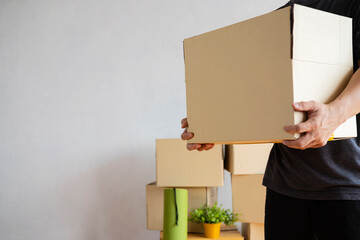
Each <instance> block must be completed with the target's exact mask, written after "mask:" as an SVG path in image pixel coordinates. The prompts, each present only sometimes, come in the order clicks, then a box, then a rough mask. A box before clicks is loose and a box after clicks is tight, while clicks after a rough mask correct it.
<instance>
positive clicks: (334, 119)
mask: <svg viewBox="0 0 360 240" xmlns="http://www.w3.org/2000/svg"><path fill="white" fill-rule="evenodd" d="M293 108H294V110H295V111H300V112H307V115H308V120H306V121H305V122H302V123H299V124H296V125H290V126H284V130H285V131H286V132H288V133H292V134H294V133H300V134H301V137H300V138H299V139H297V140H287V141H283V144H285V145H286V146H288V147H291V148H297V149H307V148H319V147H322V146H324V145H326V143H327V141H328V139H329V138H330V136H331V134H333V133H334V131H335V129H336V128H337V127H338V126H339V125H340V124H341V123H342V120H341V119H342V117H341V113H340V111H339V109H337V108H336V107H335V106H333V105H331V104H322V103H318V102H315V101H309V102H298V103H294V104H293Z"/></svg>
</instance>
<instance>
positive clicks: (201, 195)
mask: <svg viewBox="0 0 360 240" xmlns="http://www.w3.org/2000/svg"><path fill="white" fill-rule="evenodd" d="M181 188H183V187H181ZM183 189H187V190H188V208H189V212H190V211H192V210H193V209H194V208H199V207H201V206H202V205H204V204H208V205H213V204H214V203H215V202H216V201H217V187H191V188H183ZM163 212H164V187H158V186H156V184H155V183H150V184H148V185H146V217H147V229H148V230H159V231H162V229H163ZM188 231H189V232H200V233H201V232H203V231H204V230H203V227H202V225H201V224H196V223H191V222H189V224H188Z"/></svg>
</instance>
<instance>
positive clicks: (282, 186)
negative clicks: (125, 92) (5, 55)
mask: <svg viewBox="0 0 360 240" xmlns="http://www.w3.org/2000/svg"><path fill="white" fill-rule="evenodd" d="M294 2H295V3H296V4H301V5H304V6H309V7H312V8H316V9H319V10H323V11H327V12H331V13H334V14H338V15H342V16H347V17H351V18H353V49H354V52H353V55H354V72H355V73H354V74H353V76H352V77H351V79H350V81H349V83H348V85H347V87H346V88H345V90H344V91H343V92H342V93H341V94H340V96H339V97H338V98H336V99H335V100H334V101H333V102H331V103H329V104H321V103H318V102H314V101H310V102H298V103H294V104H293V108H294V110H295V111H302V112H307V114H308V120H307V121H305V122H303V123H300V124H297V125H292V126H284V130H285V131H286V132H288V133H301V134H302V135H301V137H300V138H299V139H297V140H293V141H283V144H275V145H274V147H273V149H272V150H271V153H270V156H269V161H268V164H267V168H266V171H265V175H264V180H263V184H264V186H266V187H267V195H266V206H265V238H266V240H275V239H276V240H281V239H284V240H297V239H299V240H300V239H301V240H312V239H318V240H332V239H334V240H335V239H336V240H340V239H341V240H359V239H360V114H359V115H357V114H358V113H359V112H360V70H358V68H359V61H358V60H359V59H360V0H302V1H300V0H299V1H296V0H295V1H291V2H289V3H287V4H286V5H285V6H289V5H291V4H293V3H294ZM285 6H284V7H285ZM354 115H357V126H358V137H357V138H352V139H347V140H341V141H333V142H327V139H329V137H330V135H331V133H333V132H334V130H335V129H336V128H337V127H338V126H339V125H340V124H341V123H343V122H345V121H346V120H347V119H349V118H350V117H352V116H354ZM181 124H182V128H185V130H184V132H183V134H182V135H181V137H182V139H184V140H188V139H191V138H192V137H193V136H194V133H190V132H187V127H188V123H187V119H186V118H185V119H183V120H182V122H181ZM195 134H196V133H195ZM213 146H214V144H210V143H209V144H188V145H187V148H188V149H189V150H195V149H197V150H198V151H203V150H209V149H211V148H212V147H213Z"/></svg>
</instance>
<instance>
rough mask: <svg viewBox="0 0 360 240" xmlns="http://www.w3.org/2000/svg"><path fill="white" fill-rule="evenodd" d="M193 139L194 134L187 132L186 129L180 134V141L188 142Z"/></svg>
mask: <svg viewBox="0 0 360 240" xmlns="http://www.w3.org/2000/svg"><path fill="white" fill-rule="evenodd" d="M193 137H194V133H192V132H187V129H185V130H184V132H183V133H182V134H181V139H182V140H189V139H192V138H193Z"/></svg>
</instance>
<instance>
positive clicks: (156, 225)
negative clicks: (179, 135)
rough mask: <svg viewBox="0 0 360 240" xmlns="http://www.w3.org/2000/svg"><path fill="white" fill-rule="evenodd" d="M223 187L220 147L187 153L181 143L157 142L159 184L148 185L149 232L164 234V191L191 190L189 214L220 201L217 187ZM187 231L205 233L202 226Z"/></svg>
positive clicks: (157, 177) (175, 140)
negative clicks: (172, 189)
mask: <svg viewBox="0 0 360 240" xmlns="http://www.w3.org/2000/svg"><path fill="white" fill-rule="evenodd" d="M223 184H224V159H223V148H222V146H221V145H217V146H215V147H214V148H213V149H211V150H210V151H206V152H198V151H191V152H190V151H188V150H187V149H186V141H183V140H181V139H157V140H156V182H154V183H150V184H148V185H146V210H147V229H148V230H158V231H162V230H163V206H164V188H166V187H176V188H184V189H187V190H188V210H189V212H190V211H191V210H192V209H194V208H198V207H201V206H203V205H204V204H208V205H213V204H214V203H215V202H216V201H217V187H218V186H222V185H223ZM188 231H189V232H195V233H202V232H203V227H202V225H201V224H196V223H191V222H189V223H188Z"/></svg>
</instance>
